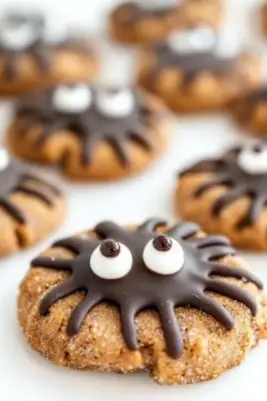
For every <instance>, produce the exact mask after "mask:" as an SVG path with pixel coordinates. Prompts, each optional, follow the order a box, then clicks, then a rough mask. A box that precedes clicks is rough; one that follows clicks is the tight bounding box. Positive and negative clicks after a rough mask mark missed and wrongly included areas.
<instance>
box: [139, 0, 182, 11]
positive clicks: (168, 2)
mask: <svg viewBox="0 0 267 401" xmlns="http://www.w3.org/2000/svg"><path fill="white" fill-rule="evenodd" d="M179 3H182V0H146V1H142V3H141V6H142V8H143V9H145V10H165V9H168V8H172V7H177V6H178V5H179Z"/></svg>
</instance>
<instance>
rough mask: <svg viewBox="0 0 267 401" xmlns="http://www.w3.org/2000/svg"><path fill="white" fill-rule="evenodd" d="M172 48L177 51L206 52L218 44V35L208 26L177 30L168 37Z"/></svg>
mask: <svg viewBox="0 0 267 401" xmlns="http://www.w3.org/2000/svg"><path fill="white" fill-rule="evenodd" d="M168 44H169V46H170V48H171V49H172V50H173V51H174V52H177V53H191V52H200V53H201V52H204V51H207V50H212V49H213V48H214V47H215V44H216V36H215V34H214V32H213V30H212V29H211V28H210V27H208V26H199V27H197V28H195V29H189V30H184V31H177V32H174V33H173V34H172V35H170V37H169V39H168Z"/></svg>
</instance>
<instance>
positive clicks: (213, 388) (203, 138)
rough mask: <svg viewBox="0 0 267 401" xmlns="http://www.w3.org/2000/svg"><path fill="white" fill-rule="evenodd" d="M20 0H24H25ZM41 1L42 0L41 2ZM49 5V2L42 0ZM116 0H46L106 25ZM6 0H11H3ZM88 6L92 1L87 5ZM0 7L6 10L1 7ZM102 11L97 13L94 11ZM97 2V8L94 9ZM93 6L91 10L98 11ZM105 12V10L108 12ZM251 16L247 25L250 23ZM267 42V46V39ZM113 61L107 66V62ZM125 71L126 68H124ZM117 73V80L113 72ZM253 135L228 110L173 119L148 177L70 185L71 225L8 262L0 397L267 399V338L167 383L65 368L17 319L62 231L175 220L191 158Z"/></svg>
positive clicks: (241, 31)
mask: <svg viewBox="0 0 267 401" xmlns="http://www.w3.org/2000/svg"><path fill="white" fill-rule="evenodd" d="M225 1H226V0H225ZM18 2H19V1H18V0H17V3H18ZM34 3H36V2H34ZM40 3H41V0H40ZM108 3H109V4H111V3H112V1H111V0H109V1H108V0H105V1H104V0H102V1H92V0H90V1H88V0H87V1H86V0H84V1H82V0H75V1H72V2H70V1H69V2H68V1H66V0H58V1H55V0H46V1H45V2H42V6H43V7H44V8H46V9H47V10H50V12H52V11H51V10H52V7H53V10H54V12H58V11H59V9H60V8H61V7H62V12H63V13H64V18H66V19H69V20H71V21H72V22H75V21H79V20H80V19H81V25H82V24H83V26H85V21H86V20H87V15H86V12H85V10H88V21H91V22H92V21H94V23H95V24H96V25H97V24H98V25H99V21H100V19H98V17H99V18H100V15H101V12H102V11H103V9H104V6H106V5H108ZM3 4H10V1H7V0H1V6H2V5H3ZM85 4H87V6H86V7H85ZM257 4H258V1H256V0H231V1H229V5H231V12H230V13H229V25H228V28H227V29H226V31H227V32H228V33H229V40H230V44H231V43H232V41H234V40H236V38H237V37H241V38H242V37H244V38H245V32H246V31H247V32H248V27H249V25H250V24H251V20H250V17H251V15H252V14H251V13H252V12H253V10H254V9H255V8H256V6H257ZM1 6H0V8H1ZM91 7H92V9H93V10H94V12H95V14H92V12H91V13H90V9H91ZM94 7H95V8H94ZM92 9H91V11H92ZM101 10H102V11H101ZM245 22H246V23H247V25H245ZM247 38H248V40H247V42H248V43H254V46H255V47H256V48H259V49H263V48H264V46H263V44H262V43H261V42H260V41H259V38H258V39H255V37H254V39H253V36H250V35H248V36H247ZM266 46H267V44H266ZM106 50H107V47H104V51H102V53H103V55H104V56H105V59H106V58H112V63H113V64H112V66H111V65H110V64H109V65H108V69H107V70H109V71H110V74H111V75H112V76H113V79H114V77H115V76H117V77H119V78H120V77H121V76H122V77H123V76H124V79H125V77H126V75H124V74H123V73H122V72H123V69H125V70H126V69H127V68H128V67H129V66H131V62H130V61H129V59H128V57H127V56H126V55H125V53H124V51H122V50H119V56H118V57H116V58H114V57H112V55H113V54H114V52H113V51H108V52H106ZM106 65H107V64H106ZM117 71H118V72H117ZM109 79H110V78H109ZM9 114H10V108H9V105H8V104H7V103H5V102H3V103H2V104H1V105H0V121H1V122H2V124H1V127H2V128H1V131H2V134H4V129H5V128H4V127H5V125H6V123H7V122H8V120H9ZM238 140H244V141H245V140H246V141H247V139H244V138H243V137H241V136H239V135H238V134H237V133H236V128H235V127H234V126H233V125H232V124H231V121H230V120H228V119H227V118H225V117H223V116H205V117H198V118H191V119H177V121H174V124H173V137H172V143H171V146H170V149H169V152H168V153H167V154H166V156H165V158H164V159H163V160H161V161H160V162H159V163H158V164H156V165H155V167H154V168H152V169H151V170H150V171H148V172H147V173H145V174H144V175H142V176H140V177H137V178H135V179H132V180H128V181H125V182H118V183H115V184H114V183H109V184H101V185H97V184H94V185H90V184H88V185H75V184H70V183H65V184H64V185H65V187H66V191H67V193H68V196H69V215H68V218H67V220H66V222H65V224H64V226H63V227H62V228H61V229H60V231H58V232H57V233H56V234H55V235H54V236H53V237H50V238H48V239H47V240H46V241H44V242H43V243H42V244H41V245H39V246H37V247H35V248H32V249H30V250H28V251H25V252H21V253H19V254H17V255H15V256H13V257H10V258H8V259H6V260H4V261H2V262H1V266H0V305H1V319H0V400H1V401H48V400H49V401H74V400H75V401H76V400H77V401H87V400H91V401H103V400H111V401H113V400H114V401H132V400H134V401H136V400H138V401H145V400H147V399H153V401H163V400H164V401H165V400H166V401H174V400H175V401H176V400H181V401H200V400H205V401H232V400H235V401H239V400H245V401H246V400H251V399H253V400H255V401H262V400H266V397H267V386H266V372H267V342H266V343H264V342H262V343H261V344H260V346H259V347H257V348H256V349H255V350H254V351H253V352H251V354H250V355H249V356H248V358H247V361H245V363H243V364H242V365H241V366H240V367H239V368H236V369H234V370H232V371H230V372H228V373H226V374H224V375H222V376H221V377H220V378H219V379H217V380H215V381H211V382H208V383H204V384H197V385H190V386H180V387H179V386H174V387H160V386H158V385H157V384H155V383H154V382H153V381H152V380H151V379H150V378H149V376H148V375H147V374H145V373H141V374H136V375H130V376H122V375H115V374H105V373H104V374H99V373H90V372H76V371H71V370H69V369H64V368H58V367H56V366H54V365H52V364H51V363H50V362H48V361H46V360H45V359H44V358H42V357H40V356H38V355H37V354H35V353H34V352H33V351H32V350H31V349H30V348H29V347H28V346H27V345H26V344H25V341H24V338H23V336H22V335H21V333H20V330H19V327H18V324H17V320H16V308H15V297H16V292H17V287H18V284H19V282H20V280H21V278H22V277H23V275H24V274H25V272H26V270H27V268H28V264H29V260H30V259H32V258H33V257H34V256H35V255H37V254H38V252H40V250H42V249H44V248H45V247H46V246H47V245H48V244H50V243H51V241H52V240H53V239H54V238H56V237H57V236H63V235H66V234H70V233H72V232H73V231H78V230H81V229H85V228H88V227H91V226H92V225H94V224H95V223H97V222H98V221H99V220H103V219H107V218H110V219H115V220H118V221H119V222H121V223H127V222H138V221H141V220H143V219H145V218H147V217H148V216H152V215H156V216H157V215H159V216H162V217H168V218H170V219H171V220H172V221H174V218H175V216H174V213H173V190H174V184H175V172H176V170H177V169H178V168H179V167H181V166H182V165H184V164H185V163H187V162H189V161H192V160H195V159H196V158H200V157H201V156H202V155H207V154H209V155H211V154H214V152H219V151H221V150H222V149H224V148H225V147H227V146H228V145H230V144H232V143H234V142H236V141H238ZM245 257H246V259H247V260H248V261H249V262H250V264H251V267H252V268H253V270H254V272H255V273H257V274H259V275H260V276H261V278H262V279H263V280H264V281H265V283H266V284H267V263H266V261H267V257H266V254H263V255H253V254H245Z"/></svg>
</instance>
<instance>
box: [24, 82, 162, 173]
mask: <svg viewBox="0 0 267 401" xmlns="http://www.w3.org/2000/svg"><path fill="white" fill-rule="evenodd" d="M89 90H91V91H92V96H93V100H92V104H91V105H90V106H89V107H88V108H87V109H86V110H85V111H82V112H78V113H63V112H60V111H58V110H56V108H55V107H54V105H53V102H52V95H53V92H51V91H50V92H45V93H42V94H37V95H32V96H31V97H29V98H25V100H24V101H22V102H21V103H20V104H19V106H18V109H17V117H18V118H21V119H23V122H22V124H21V134H22V135H23V134H24V135H27V132H28V130H29V129H30V128H31V127H32V126H34V125H35V124H41V125H42V126H43V130H42V133H41V134H40V136H39V137H38V139H37V142H36V146H37V147H41V146H42V145H43V144H44V143H45V142H46V141H47V140H48V139H49V138H50V137H52V136H54V135H57V134H58V132H59V131H60V130H66V131H71V132H72V133H73V134H74V135H76V136H77V137H78V138H79V140H80V141H81V144H82V146H81V161H82V163H83V164H85V165H88V164H90V161H91V155H92V153H93V151H94V147H95V146H96V145H97V144H98V143H99V142H101V141H105V142H107V143H108V144H109V145H110V146H111V147H112V149H113V150H114V152H115V154H116V156H117V157H118V159H119V160H120V162H121V163H122V165H124V166H128V165H129V164H130V155H129V151H128V146H127V142H128V141H130V142H134V143H136V144H138V145H139V146H140V147H141V148H143V149H145V150H147V151H148V152H150V151H151V150H152V149H153V146H154V143H153V137H150V136H149V134H148V133H147V132H146V131H147V128H148V127H149V128H153V124H154V122H155V120H156V119H157V118H158V117H157V116H158V113H154V112H153V110H151V109H150V107H149V105H148V103H147V102H146V101H145V100H144V99H143V97H142V94H141V93H139V92H134V97H135V104H134V107H133V110H132V111H131V112H130V114H129V115H127V116H125V117H118V118H115V117H107V116H104V115H103V114H102V113H101V112H100V111H99V110H98V108H97V105H96V100H95V99H96V91H94V90H93V89H92V88H89Z"/></svg>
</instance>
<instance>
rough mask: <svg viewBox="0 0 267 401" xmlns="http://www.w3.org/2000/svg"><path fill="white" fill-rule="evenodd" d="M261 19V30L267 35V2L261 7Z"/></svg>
mask: <svg viewBox="0 0 267 401" xmlns="http://www.w3.org/2000/svg"><path fill="white" fill-rule="evenodd" d="M260 21H261V30H262V33H263V35H264V36H267V3H266V2H264V4H263V5H262V6H261V8H260Z"/></svg>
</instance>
